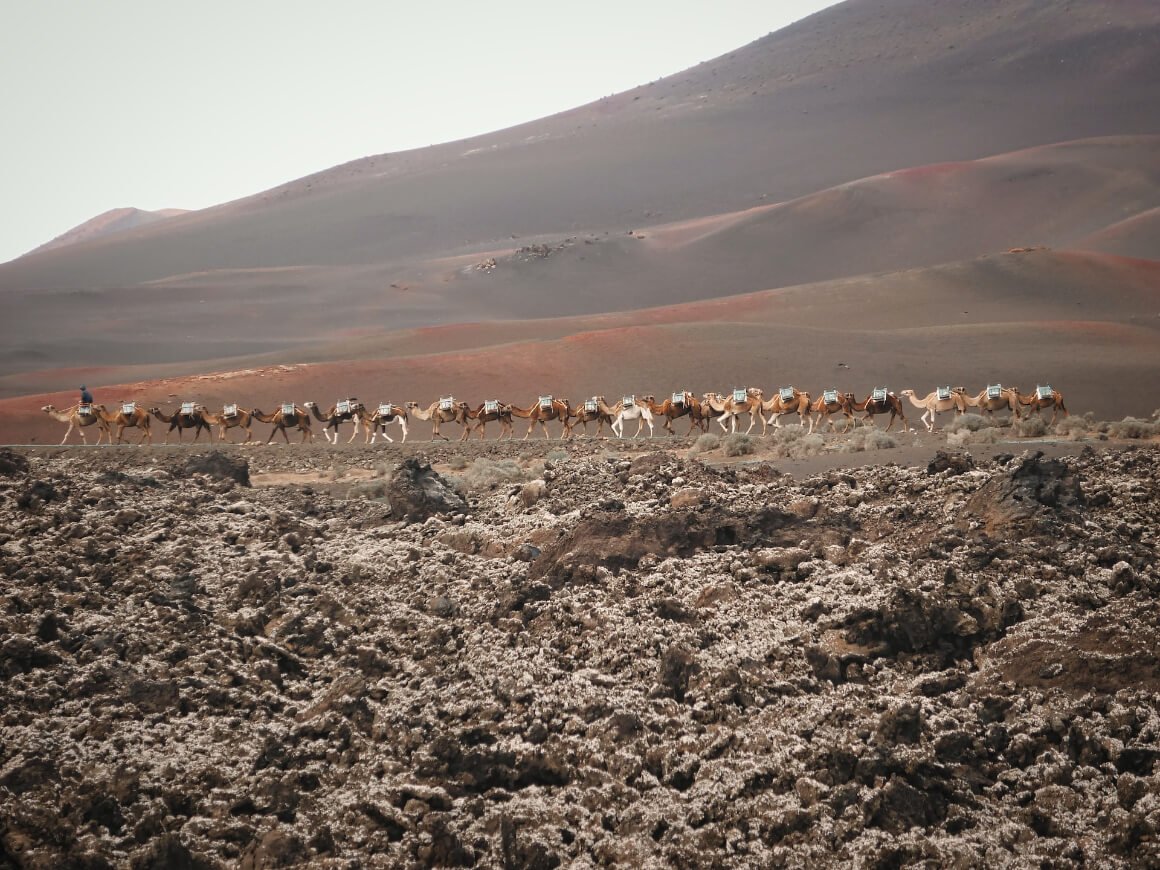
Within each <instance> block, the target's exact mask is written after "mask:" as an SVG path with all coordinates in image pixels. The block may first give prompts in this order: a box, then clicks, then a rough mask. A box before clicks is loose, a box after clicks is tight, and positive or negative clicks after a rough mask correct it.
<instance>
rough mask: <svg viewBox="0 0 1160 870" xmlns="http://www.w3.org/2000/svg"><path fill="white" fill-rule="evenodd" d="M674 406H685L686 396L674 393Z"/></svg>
mask: <svg viewBox="0 0 1160 870" xmlns="http://www.w3.org/2000/svg"><path fill="white" fill-rule="evenodd" d="M673 404H674V405H683V404H685V394H684V393H673Z"/></svg>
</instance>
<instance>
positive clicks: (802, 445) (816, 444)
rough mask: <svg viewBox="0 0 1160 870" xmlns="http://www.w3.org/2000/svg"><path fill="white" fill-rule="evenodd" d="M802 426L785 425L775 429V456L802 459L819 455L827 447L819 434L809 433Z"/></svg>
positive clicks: (773, 440) (773, 439)
mask: <svg viewBox="0 0 1160 870" xmlns="http://www.w3.org/2000/svg"><path fill="white" fill-rule="evenodd" d="M808 432H809V430H808V429H803V428H802V427H801V426H785V427H783V428H780V429H774V430H773V438H772V442H773V453H774V455H775V456H779V457H783V458H789V459H802V458H804V457H806V456H817V455H818V454H819V453H822V452H823V451H824V450H825V449H826V441H825V439H824V438H822V436H821V435H818V434H808Z"/></svg>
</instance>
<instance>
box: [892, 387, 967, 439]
mask: <svg viewBox="0 0 1160 870" xmlns="http://www.w3.org/2000/svg"><path fill="white" fill-rule="evenodd" d="M959 389H962V388H961V387H960V388H959ZM900 395H903V396H906V398H908V399H910V404H912V405H914V407H916V408H922V410H923V414H922V417H921V420H922V422H923V425H925V426H926V431H927V432H933V431H934V424H935V422H936V421H937V420H938V415H939V414H941V413H943V412H944V411H954V412H955V413H956V414H961V413H962V411H961V410H960V405H961V404H962V403H961V402H960V401H959V395H958V394H957V393H956V392H955V391H954V390H952V389H951V388H950V387H939V388H938V389H937V390H934V391H933V392H930V393H927V395H926V396H924V397H923V398H921V399H920V398H918V397H917V396H916V395H915V394H914V390H903V391H902V392H901V393H900Z"/></svg>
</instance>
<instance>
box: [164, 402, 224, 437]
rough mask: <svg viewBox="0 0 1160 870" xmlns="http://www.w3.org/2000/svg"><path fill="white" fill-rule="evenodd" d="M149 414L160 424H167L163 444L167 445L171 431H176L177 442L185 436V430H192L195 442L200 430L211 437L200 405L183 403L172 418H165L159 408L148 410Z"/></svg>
mask: <svg viewBox="0 0 1160 870" xmlns="http://www.w3.org/2000/svg"><path fill="white" fill-rule="evenodd" d="M149 413H150V414H152V415H153V416H154V417H156V418H157V419H158V420H160V421H161V422H162V423H168V424H169V429H168V430H167V431H166V432H165V443H166V444H168V443H169V436H170V435H172V434H173V430H174V429H176V430H177V440H178V441H181V440H182V438H183V436H184V435H185V430H186V429H192V430H193V440H194V441H196V440H197V439H198V438H200V437H201V430H202V429H204V430H205V431H206V434H207V435H208V436H209V437H211V438H212V437H213V430H212V429H210V428H209V423H208V422H207V421H206V419H205V409H204V408H202V407H201V405H195V404H194V403H193V402H183V403H182V405H181V410H179V411H175V412H174V414H173V416H172V417H167V416H166V415H165V412H164V411H162V410H161V409H160V408H150V409H149Z"/></svg>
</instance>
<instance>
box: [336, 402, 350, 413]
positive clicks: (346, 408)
mask: <svg viewBox="0 0 1160 870" xmlns="http://www.w3.org/2000/svg"><path fill="white" fill-rule="evenodd" d="M334 410H335V413H338V414H349V413H350V399H340V400H339V401H338V403H337V404H336V405H335V406H334Z"/></svg>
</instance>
